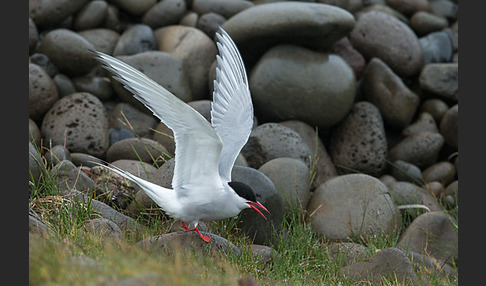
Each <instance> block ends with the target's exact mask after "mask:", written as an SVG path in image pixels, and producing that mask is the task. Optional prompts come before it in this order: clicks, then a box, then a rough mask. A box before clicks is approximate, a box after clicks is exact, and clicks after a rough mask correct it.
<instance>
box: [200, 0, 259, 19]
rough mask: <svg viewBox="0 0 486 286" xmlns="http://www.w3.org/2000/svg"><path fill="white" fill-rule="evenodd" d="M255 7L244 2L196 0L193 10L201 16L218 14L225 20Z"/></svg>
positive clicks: (239, 0)
mask: <svg viewBox="0 0 486 286" xmlns="http://www.w3.org/2000/svg"><path fill="white" fill-rule="evenodd" d="M253 6H254V4H253V3H252V2H250V1H244V0H233V1H227V0H194V1H193V3H192V10H193V11H194V12H196V13H198V14H199V15H203V14H206V13H217V14H219V15H221V16H223V17H225V18H231V17H232V16H234V15H235V14H238V13H240V12H241V11H243V10H245V9H247V8H250V7H253Z"/></svg>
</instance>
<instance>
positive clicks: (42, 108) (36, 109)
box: [29, 64, 59, 120]
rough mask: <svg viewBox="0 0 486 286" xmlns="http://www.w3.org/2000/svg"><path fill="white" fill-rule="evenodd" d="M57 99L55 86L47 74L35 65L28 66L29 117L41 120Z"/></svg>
mask: <svg viewBox="0 0 486 286" xmlns="http://www.w3.org/2000/svg"><path fill="white" fill-rule="evenodd" d="M58 99H59V94H58V92H57V88H56V84H55V83H54V81H53V80H52V78H51V77H50V76H49V74H47V72H46V71H45V70H44V69H43V68H41V67H40V66H38V65H36V64H29V117H30V118H32V119H34V120H39V119H42V117H43V116H44V114H45V113H46V112H47V111H48V110H49V108H51V107H52V105H53V104H54V103H55V102H56V101H57V100H58Z"/></svg>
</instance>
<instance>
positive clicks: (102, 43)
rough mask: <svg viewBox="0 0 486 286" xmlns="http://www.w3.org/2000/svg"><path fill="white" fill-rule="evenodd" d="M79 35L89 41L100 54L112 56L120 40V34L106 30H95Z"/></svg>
mask: <svg viewBox="0 0 486 286" xmlns="http://www.w3.org/2000/svg"><path fill="white" fill-rule="evenodd" d="M78 34H79V35H80V36H81V37H83V38H85V39H86V40H88V41H89V42H90V43H91V44H93V46H94V47H95V49H96V50H97V51H99V52H102V53H105V54H108V55H112V54H113V50H114V49H115V46H116V44H117V42H118V40H119V39H120V34H119V33H118V32H116V31H113V30H110V29H106V28H95V29H89V30H84V31H80V32H78Z"/></svg>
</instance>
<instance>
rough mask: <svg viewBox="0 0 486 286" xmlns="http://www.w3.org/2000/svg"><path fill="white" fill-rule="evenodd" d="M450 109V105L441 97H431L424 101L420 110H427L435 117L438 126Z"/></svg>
mask: <svg viewBox="0 0 486 286" xmlns="http://www.w3.org/2000/svg"><path fill="white" fill-rule="evenodd" d="M447 110H449V106H448V105H447V104H446V103H445V102H444V101H443V100H441V99H438V98H431V99H427V100H425V101H422V102H421V104H420V108H419V110H418V111H419V112H420V113H422V112H427V113H429V114H430V115H432V117H434V119H435V123H437V126H438V125H439V124H440V121H441V120H442V117H443V116H444V114H445V113H446V112H447Z"/></svg>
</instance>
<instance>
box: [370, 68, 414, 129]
mask: <svg viewBox="0 0 486 286" xmlns="http://www.w3.org/2000/svg"><path fill="white" fill-rule="evenodd" d="M361 87H362V94H363V98H364V99H365V100H368V101H370V102H371V103H373V104H374V105H375V106H376V107H377V108H378V109H379V110H380V113H381V115H382V116H383V121H384V122H385V124H386V125H388V126H392V127H395V128H404V127H406V126H407V125H409V124H410V122H412V120H413V116H414V115H415V112H416V110H417V108H418V105H419V104H420V98H419V96H418V95H417V94H415V93H414V92H413V91H411V90H410V89H409V88H408V87H407V86H406V85H405V84H404V83H403V81H402V79H401V78H400V77H399V76H398V75H396V74H395V73H394V72H393V70H392V69H391V68H390V67H389V66H388V65H387V64H386V63H385V62H384V61H382V60H380V59H379V58H372V59H371V60H370V62H369V63H368V65H367V66H366V69H365V71H364V73H363V77H362V82H361Z"/></svg>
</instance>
